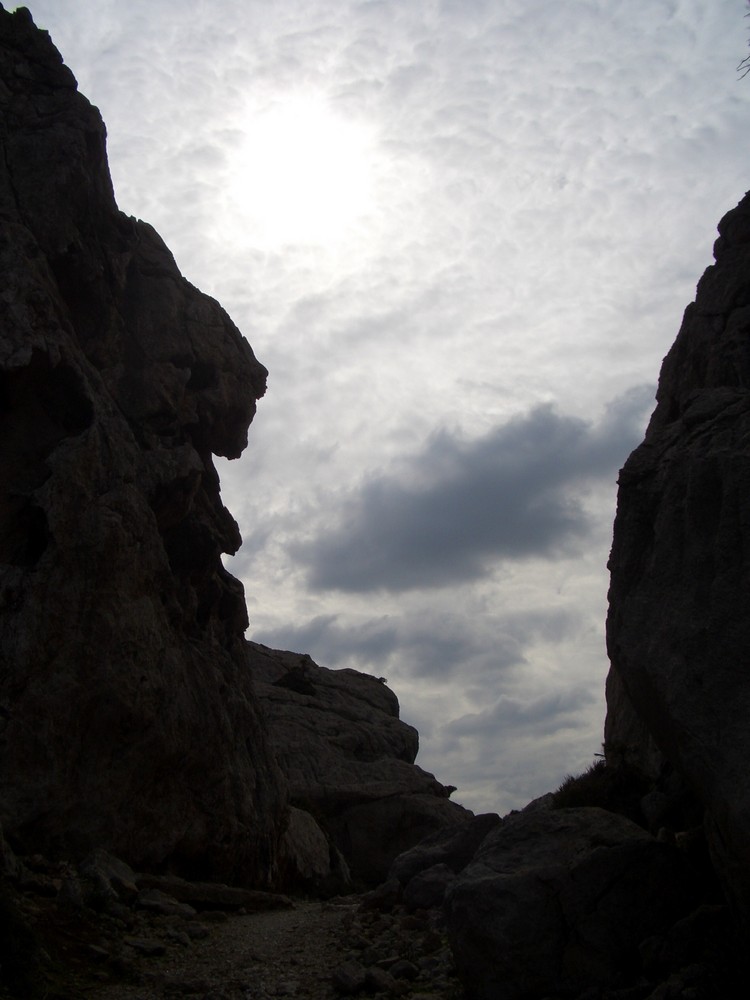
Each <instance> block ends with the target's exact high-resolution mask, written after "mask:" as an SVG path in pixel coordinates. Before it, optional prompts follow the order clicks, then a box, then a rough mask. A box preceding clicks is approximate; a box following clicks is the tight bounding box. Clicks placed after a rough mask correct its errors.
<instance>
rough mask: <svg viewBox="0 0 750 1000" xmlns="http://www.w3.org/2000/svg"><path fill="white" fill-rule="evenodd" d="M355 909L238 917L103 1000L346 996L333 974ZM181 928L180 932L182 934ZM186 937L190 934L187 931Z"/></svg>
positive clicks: (321, 907) (144, 963) (147, 967)
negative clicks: (339, 990)
mask: <svg viewBox="0 0 750 1000" xmlns="http://www.w3.org/2000/svg"><path fill="white" fill-rule="evenodd" d="M356 905H357V901H355V902H354V903H349V904H340V905H335V904H330V903H320V902H309V903H308V902H303V903H297V904H296V905H295V908H294V909H293V910H279V911H274V912H271V913H257V914H249V915H247V916H232V917H230V918H228V919H227V920H226V921H225V922H221V923H215V924H212V925H209V926H210V930H209V934H208V936H207V937H206V938H205V939H204V940H202V941H201V940H198V941H191V942H190V943H189V944H188V941H187V940H185V939H183V940H184V944H183V945H182V947H180V948H179V950H176V949H175V948H174V947H170V948H169V949H168V951H167V954H166V955H163V956H153V957H148V956H145V955H141V956H140V957H139V958H138V959H137V974H138V976H137V978H140V979H141V981H140V982H138V983H134V984H132V985H131V984H118V985H108V986H102V987H100V988H98V989H96V990H94V991H91V992H89V993H88V994H87V995H88V996H90V997H93V998H95V1000H157V998H158V1000H161V998H164V997H179V996H184V997H200V998H201V1000H266V998H270V997H299V998H304V1000H308V998H309V1000H332V998H334V997H337V996H339V995H340V994H338V993H337V992H336V991H335V990H334V988H333V985H332V981H331V976H332V973H333V971H334V970H335V969H336V967H337V965H338V964H340V963H341V936H342V933H343V926H342V924H343V920H344V917H346V916H347V915H349V916H351V914H352V913H353V911H354V910H355V909H356ZM180 933H181V932H180V930H179V924H178V923H177V922H175V924H174V926H173V934H174V935H175V936H176V935H178V934H180ZM182 933H183V934H184V932H182Z"/></svg>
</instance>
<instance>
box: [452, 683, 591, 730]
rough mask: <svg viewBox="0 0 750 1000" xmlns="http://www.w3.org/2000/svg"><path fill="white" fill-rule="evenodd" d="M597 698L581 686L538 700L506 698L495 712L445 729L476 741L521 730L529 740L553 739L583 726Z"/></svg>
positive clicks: (474, 715) (463, 718) (473, 716)
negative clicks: (585, 714)
mask: <svg viewBox="0 0 750 1000" xmlns="http://www.w3.org/2000/svg"><path fill="white" fill-rule="evenodd" d="M595 700H596V699H595V697H594V694H593V693H592V691H591V689H590V688H588V687H583V686H581V685H579V686H577V687H574V688H570V689H567V690H564V691H555V692H552V693H549V694H545V695H542V696H540V697H538V698H532V699H520V698H512V697H508V696H505V695H502V696H501V697H500V698H499V699H498V700H497V702H496V703H495V704H494V705H493V706H492V708H489V709H487V711H485V712H476V713H471V714H469V715H464V716H461V718H459V719H455V720H454V721H453V722H449V723H448V724H447V725H446V726H445V727H444V733H445V734H446V736H448V737H449V738H450V737H455V738H458V739H461V738H465V737H468V738H470V739H471V740H473V741H480V742H481V741H482V740H484V739H485V738H491V739H492V738H497V737H498V736H500V737H502V736H503V734H506V733H508V732H511V731H513V730H520V731H522V732H523V733H524V735H525V736H526V737H529V736H531V735H533V736H534V737H537V738H538V737H541V736H549V735H550V734H552V733H557V732H560V730H563V729H569V728H571V727H573V728H577V727H578V726H580V724H581V715H582V713H583V712H585V710H586V708H587V707H588V706H589V705H591V704H593V703H594V702H595Z"/></svg>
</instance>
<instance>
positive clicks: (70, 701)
mask: <svg viewBox="0 0 750 1000" xmlns="http://www.w3.org/2000/svg"><path fill="white" fill-rule="evenodd" d="M0 81H1V82H0V112H1V113H2V118H1V119H0V129H2V131H1V132H0V139H2V144H3V152H4V156H3V158H2V160H0V218H1V219H2V229H0V275H1V280H2V286H1V287H0V318H1V320H2V328H1V329H0V463H2V464H1V466H0V824H2V828H3V829H4V830H5V833H6V835H7V838H8V841H9V843H10V844H11V845H12V846H13V847H14V848H15V849H16V850H17V851H18V852H19V853H21V854H24V855H25V854H29V853H31V852H41V853H42V854H46V855H49V856H50V857H52V858H55V857H56V858H60V857H66V856H67V857H70V858H72V859H75V860H79V859H80V858H81V857H83V856H85V855H86V854H88V853H89V852H90V851H91V850H93V849H106V850H107V851H111V852H113V854H115V855H117V856H120V857H121V858H123V859H124V860H125V861H127V862H129V863H130V864H131V865H133V866H135V867H138V868H141V869H146V870H152V871H153V870H154V869H157V870H159V869H164V870H169V871H171V872H176V873H179V874H182V875H187V876H189V877H192V878H204V879H205V878H209V877H210V878H216V879H221V880H226V881H230V882H235V883H237V882H239V883H246V884H247V883H255V884H260V885H264V884H265V885H272V886H278V885H280V884H283V885H284V886H287V887H294V886H297V887H299V886H301V885H302V886H304V887H305V888H307V889H313V890H316V891H320V892H331V891H337V890H341V889H343V888H347V887H349V886H350V885H351V877H350V870H349V869H350V868H351V869H352V870H353V872H354V875H355V877H356V878H357V879H364V880H367V881H375V880H377V879H378V878H379V877H381V876H383V875H385V874H386V872H387V870H388V867H389V866H390V863H391V861H392V860H393V858H394V857H395V856H396V854H398V853H399V852H400V851H402V850H404V849H406V848H408V847H411V846H413V845H414V844H415V843H416V842H417V841H418V840H419V839H420V838H421V837H422V836H423V835H424V834H426V833H430V832H433V831H434V830H436V829H440V828H442V827H443V826H446V825H455V824H457V823H460V822H463V821H464V820H466V819H467V818H469V817H470V815H471V814H470V813H468V812H467V811H466V810H464V809H462V808H461V807H460V806H457V805H455V804H454V803H452V802H449V801H448V795H449V791H450V790H449V789H447V788H445V787H444V786H442V785H440V784H439V782H437V781H436V780H435V779H434V778H433V777H432V775H429V774H426V773H425V772H424V771H422V770H421V769H420V768H418V767H416V766H415V765H414V763H413V762H414V758H415V755H416V752H417V746H418V738H417V734H416V731H415V730H414V729H412V728H411V727H410V726H406V725H405V724H404V723H402V722H400V721H399V719H398V702H397V700H396V697H395V695H394V694H393V693H392V692H390V691H389V690H388V689H387V688H386V687H385V686H384V685H383V684H381V683H379V682H378V681H377V680H376V679H374V678H371V677H367V676H366V675H363V674H359V673H357V672H356V671H341V672H336V671H329V670H325V669H324V668H321V667H317V666H315V665H314V664H313V663H312V661H311V660H310V659H309V657H301V656H299V655H298V654H293V653H276V652H274V651H272V650H268V649H266V648H265V647H258V646H256V645H254V644H248V643H246V642H245V640H244V631H245V628H246V626H247V615H246V609H245V603H244V594H243V590H242V587H241V585H240V584H239V583H238V581H236V580H235V579H233V578H232V577H231V576H230V575H229V574H228V573H227V572H226V571H225V569H224V568H223V566H222V563H221V554H222V553H223V552H234V551H236V549H237V548H238V546H239V545H240V535H239V530H238V528H237V525H236V523H235V522H234V520H233V519H232V517H231V515H230V514H229V512H228V511H227V510H226V509H225V508H224V506H223V505H222V503H221V499H220V493H219V480H218V476H217V474H216V471H215V468H214V465H213V460H212V456H213V455H214V454H217V455H225V456H228V457H230V458H231V457H236V456H238V455H239V454H240V453H241V451H242V450H243V448H244V446H245V444H246V439H247V429H248V425H249V423H250V421H251V420H252V418H253V414H254V412H255V402H256V399H257V398H258V397H259V396H261V395H262V394H263V392H264V390H265V377H266V371H265V369H264V368H263V366H262V365H261V364H259V363H258V362H257V361H256V359H255V357H254V356H253V352H252V350H251V349H250V347H249V345H248V344H247V342H246V341H245V340H244V339H243V338H242V336H241V335H240V333H239V332H238V331H237V329H236V328H235V327H234V325H233V324H232V322H231V320H230V319H229V317H228V316H227V315H226V313H225V312H224V311H223V310H222V309H221V308H220V306H219V305H218V304H217V303H216V302H214V301H213V300H212V299H210V298H208V297H207V296H205V295H203V294H202V293H200V292H199V291H197V290H196V289H195V288H193V287H192V286H191V285H190V284H189V283H188V282H187V281H185V279H184V278H182V276H181V275H180V273H179V271H178V269H177V267H176V265H175V262H174V260H173V258H172V256H171V254H170V252H169V250H168V249H167V248H166V246H165V245H164V244H163V242H162V241H161V239H160V238H159V236H158V235H157V234H156V233H155V232H154V230H153V229H152V228H151V227H150V226H148V225H146V224H145V223H143V222H140V221H137V220H135V219H132V218H127V217H126V216H124V215H123V214H122V213H120V212H119V211H118V210H117V206H116V204H115V199H114V195H113V191H112V185H111V181H110V177H109V172H108V168H107V159H106V149H105V130H104V126H103V124H102V121H101V118H100V116H99V113H98V112H97V110H96V109H95V108H92V107H91V105H90V104H89V103H88V102H87V101H86V99H85V98H84V97H82V96H81V95H80V94H79V93H78V92H77V88H76V82H75V80H74V78H73V76H72V74H71V73H70V71H69V70H68V69H67V68H66V67H65V66H64V65H63V64H62V60H61V58H60V56H59V54H58V53H57V51H56V50H55V48H54V47H53V45H52V44H51V42H50V40H49V38H48V36H47V34H46V32H41V31H38V30H37V29H36V28H35V26H34V24H33V22H32V20H31V17H30V15H29V14H28V12H27V11H25V10H19V11H18V12H16V13H15V14H8V13H6V12H5V11H4V10H3V9H2V7H0ZM254 674H257V677H258V680H259V683H258V689H259V691H260V693H261V695H262V699H263V702H264V705H265V707H266V709H267V714H268V717H269V720H270V741H269V737H268V732H267V729H266V723H265V718H264V713H263V711H262V709H261V706H260V703H259V700H258V691H256V688H255V686H254ZM313 720H314V721H313ZM277 756H278V759H279V761H280V762H281V764H282V768H281V769H280V768H279V766H278V765H277V759H276V758H277ZM283 772H285V773H283ZM285 774H286V775H287V776H288V779H289V783H290V785H291V789H292V795H291V799H292V806H291V808H290V807H289V804H288V795H287V782H286V778H285Z"/></svg>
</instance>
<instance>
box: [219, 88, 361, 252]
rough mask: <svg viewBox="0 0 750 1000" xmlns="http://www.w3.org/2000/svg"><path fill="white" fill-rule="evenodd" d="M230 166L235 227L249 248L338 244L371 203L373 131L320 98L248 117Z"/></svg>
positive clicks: (287, 102) (281, 103) (280, 104)
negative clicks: (238, 147) (243, 135)
mask: <svg viewBox="0 0 750 1000" xmlns="http://www.w3.org/2000/svg"><path fill="white" fill-rule="evenodd" d="M243 131H244V134H245V141H244V143H243V145H242V147H241V148H240V149H239V150H238V154H237V158H236V161H235V162H234V164H233V169H232V172H233V175H234V176H233V178H232V180H231V181H230V190H229V195H230V198H231V206H230V208H231V211H232V213H233V215H234V221H235V223H236V224H238V225H240V226H241V227H242V228H243V230H244V236H245V238H246V239H249V240H250V241H251V242H252V243H253V244H255V245H256V246H261V247H267V248H274V247H279V246H282V245H284V244H290V243H297V244H317V245H330V244H335V243H337V242H339V241H340V240H341V239H342V238H343V237H344V236H345V235H346V234H347V232H348V231H349V230H350V229H351V228H352V226H353V224H354V223H356V222H357V221H358V220H359V219H360V218H361V217H362V216H364V215H365V214H367V212H368V210H369V209H370V207H371V203H372V197H373V195H372V189H373V180H372V157H373V147H374V138H373V132H372V130H370V129H368V128H367V127H365V126H364V125H361V124H359V123H356V122H350V121H347V120H345V119H343V118H341V117H339V116H338V115H337V114H336V113H335V112H334V111H333V110H332V109H331V108H330V107H329V106H328V104H327V103H326V101H325V100H324V99H322V98H315V97H302V96H297V97H288V98H286V99H283V100H282V99H280V100H278V101H277V102H276V103H274V104H273V105H271V106H270V107H269V108H267V109H265V110H263V111H261V112H255V113H251V114H250V115H249V117H248V119H247V121H246V122H245V123H244V124H243Z"/></svg>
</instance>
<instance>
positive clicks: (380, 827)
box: [249, 643, 472, 891]
mask: <svg viewBox="0 0 750 1000" xmlns="http://www.w3.org/2000/svg"><path fill="white" fill-rule="evenodd" d="M249 645H250V650H249V655H250V662H251V665H252V669H253V673H254V676H255V679H256V686H257V691H258V696H259V698H260V700H261V704H262V705H263V708H264V714H265V717H266V720H267V722H268V728H269V737H270V741H271V747H272V748H273V751H274V753H275V755H276V759H277V760H278V762H279V765H280V767H281V769H282V771H283V772H284V774H285V776H286V778H287V781H288V783H289V796H290V801H291V803H292V805H293V807H294V809H293V813H292V823H291V825H292V829H293V830H294V829H295V828H301V827H302V825H303V824H304V827H305V829H307V830H308V831H310V832H309V833H308V839H309V837H310V836H311V835H312V836H314V828H313V829H312V830H311V824H314V826H315V827H318V828H319V829H322V830H323V831H324V832H325V836H326V839H327V840H328V841H329V843H330V848H331V851H332V852H333V854H332V855H331V854H329V849H328V848H327V847H326V848H325V849H324V851H323V853H322V856H321V857H320V860H319V861H317V862H316V863H313V865H312V868H311V869H310V862H308V870H309V875H308V880H311V881H312V884H313V885H316V884H317V885H318V886H319V887H320V888H321V889H324V888H326V887H329V888H330V889H331V890H332V889H336V890H337V891H341V889H342V888H343V887H344V886H345V885H346V884H347V883H348V882H349V880H348V879H347V877H346V874H345V871H344V869H343V867H342V865H341V863H340V862H339V861H337V860H336V859H337V858H341V857H342V856H343V859H344V860H345V862H346V866H347V867H348V869H349V870H350V872H351V875H352V881H353V883H354V884H359V885H362V884H365V885H376V884H377V883H378V882H380V881H382V880H383V879H384V878H385V877H386V876H387V874H388V871H389V869H390V867H391V864H392V862H393V861H394V859H395V858H396V856H397V855H398V854H400V853H401V852H402V851H405V850H407V849H408V848H410V847H412V846H414V845H415V844H416V843H417V842H418V841H419V840H421V839H422V838H423V837H426V836H427V835H428V834H431V833H434V832H436V831H437V830H442V829H446V828H453V827H456V826H463V825H464V824H466V823H467V822H468V820H469V819H470V818H471V815H472V814H471V813H470V812H469V811H468V810H466V809H464V808H462V807H461V806H459V805H457V804H455V803H453V802H450V801H449V796H450V794H451V791H453V789H451V788H447V787H446V786H444V785H441V784H440V782H439V781H437V780H436V779H435V778H434V777H433V775H431V774H429V773H427V772H426V771H423V770H422V769H421V768H420V767H417V766H416V765H415V764H414V759H415V757H416V756H417V751H418V749H419V736H418V734H417V731H416V729H414V728H413V727H412V726H408V725H406V724H405V723H403V722H401V721H400V720H399V717H398V715H399V708H398V700H397V699H396V695H395V694H394V693H393V692H392V691H391V690H390V689H389V688H388V687H387V686H386V685H385V684H384V683H383V682H382V681H379V680H378V679H377V678H375V677H371V676H369V675H368V674H362V673H359V672H358V671H356V670H327V669H326V668H325V667H319V666H318V665H317V664H316V663H314V662H313V660H312V659H311V658H310V657H309V656H307V655H305V654H299V653H290V652H281V651H279V650H273V649H269V648H268V647H266V646H261V645H259V644H257V643H250V644H249ZM290 853H292V854H294V851H293V850H291V851H290ZM331 856H333V858H334V861H333V863H332V864H331V862H330V860H329V858H330V857H331ZM311 860H313V859H311ZM296 867H297V868H299V869H301V873H303V874H304V871H305V866H304V864H302V865H299V864H298V865H297V866H296Z"/></svg>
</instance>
